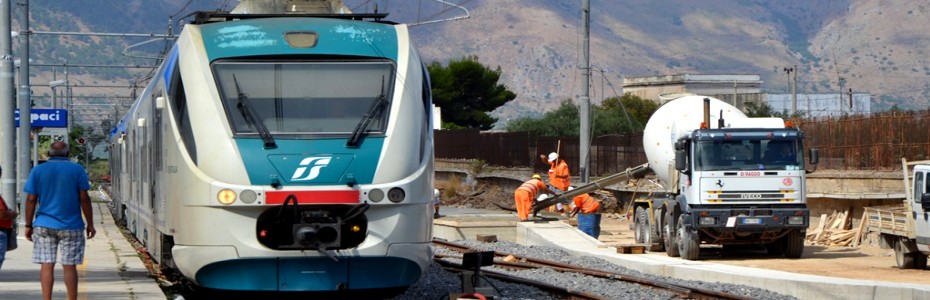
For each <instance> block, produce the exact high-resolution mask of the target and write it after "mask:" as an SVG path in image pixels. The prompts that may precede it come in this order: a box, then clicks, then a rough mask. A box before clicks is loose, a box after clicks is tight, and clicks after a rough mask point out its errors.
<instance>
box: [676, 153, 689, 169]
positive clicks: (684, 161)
mask: <svg viewBox="0 0 930 300" xmlns="http://www.w3.org/2000/svg"><path fill="white" fill-rule="evenodd" d="M685 153H686V152H685V150H675V170H678V171H679V172H686V170H688V156H687V154H685Z"/></svg>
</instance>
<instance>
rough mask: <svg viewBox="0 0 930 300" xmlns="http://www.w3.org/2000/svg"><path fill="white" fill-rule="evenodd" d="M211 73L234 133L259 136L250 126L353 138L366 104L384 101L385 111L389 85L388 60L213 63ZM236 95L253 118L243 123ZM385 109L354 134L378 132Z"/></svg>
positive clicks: (275, 131) (281, 132)
mask: <svg viewBox="0 0 930 300" xmlns="http://www.w3.org/2000/svg"><path fill="white" fill-rule="evenodd" d="M213 71H214V74H215V76H216V82H217V88H218V90H219V91H220V94H221V97H222V99H223V106H224V108H225V110H226V116H227V117H228V118H229V120H230V126H231V127H232V130H233V132H234V133H235V134H236V135H256V136H257V135H259V134H261V131H260V130H259V129H261V128H260V127H261V126H257V124H255V122H261V123H262V125H264V127H265V128H267V131H268V132H269V133H270V134H271V135H273V136H275V137H278V136H279V135H284V136H287V135H295V134H296V135H301V134H311V135H350V134H353V131H355V130H356V127H358V126H359V125H358V124H360V121H361V120H363V118H365V115H366V112H367V110H366V108H367V107H370V106H372V103H375V101H385V100H386V101H387V102H388V103H387V104H386V105H384V106H387V107H390V99H391V97H390V94H391V90H392V89H391V87H392V83H393V82H394V65H393V63H391V62H389V61H304V62H294V61H286V62H285V61H218V62H215V63H214V64H213ZM236 83H238V84H239V88H238V91H237V88H236ZM240 92H241V93H244V95H242V96H244V97H247V99H248V102H249V104H250V106H251V108H252V110H253V111H254V115H255V119H256V120H254V121H251V122H250V121H249V120H246V118H245V117H244V116H243V114H242V113H240V111H239V109H238V108H237V107H238V106H239V103H241V100H240V99H241V98H242V96H240ZM379 99H380V100H379ZM388 111H389V110H384V113H380V114H378V115H376V116H374V117H373V118H372V119H371V120H369V121H368V122H367V123H366V124H365V126H364V127H365V128H360V129H359V130H361V131H363V132H365V133H367V134H378V133H383V132H384V128H385V126H386V122H387V121H386V120H387V119H388V113H387V112H388Z"/></svg>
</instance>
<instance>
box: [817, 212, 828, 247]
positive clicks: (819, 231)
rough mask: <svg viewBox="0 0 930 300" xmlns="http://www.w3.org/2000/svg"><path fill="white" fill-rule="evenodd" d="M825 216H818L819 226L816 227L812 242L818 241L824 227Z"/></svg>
mask: <svg viewBox="0 0 930 300" xmlns="http://www.w3.org/2000/svg"><path fill="white" fill-rule="evenodd" d="M826 222H827V214H820V224H819V225H817V234H816V235H814V240H815V241H816V240H819V239H820V235H821V234H823V230H824V228H823V227H824V226H826Z"/></svg>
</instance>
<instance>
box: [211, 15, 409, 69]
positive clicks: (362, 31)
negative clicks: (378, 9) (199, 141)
mask: <svg viewBox="0 0 930 300" xmlns="http://www.w3.org/2000/svg"><path fill="white" fill-rule="evenodd" d="M201 32H202V34H203V43H204V46H205V47H206V51H207V57H209V59H210V61H214V60H217V59H221V58H229V57H242V56H253V55H289V54H323V55H355V56H366V57H381V58H387V59H391V60H393V61H397V52H398V50H397V31H396V30H395V28H394V26H392V25H388V24H382V23H373V22H363V21H351V20H340V19H323V18H268V19H252V20H238V21H229V22H220V23H211V24H205V25H202V26H201ZM286 32H315V33H317V34H318V35H319V41H318V42H317V45H316V47H313V48H292V47H291V46H290V45H288V44H287V42H286V41H285V40H284V33H286Z"/></svg>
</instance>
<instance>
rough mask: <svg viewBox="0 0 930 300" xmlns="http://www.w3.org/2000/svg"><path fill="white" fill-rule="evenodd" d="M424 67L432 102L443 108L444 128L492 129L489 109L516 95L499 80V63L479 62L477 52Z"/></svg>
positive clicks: (494, 119)
mask: <svg viewBox="0 0 930 300" xmlns="http://www.w3.org/2000/svg"><path fill="white" fill-rule="evenodd" d="M426 68H427V69H428V70H429V74H430V82H431V83H432V93H433V103H435V104H436V106H439V107H440V108H442V121H443V126H442V127H443V128H458V127H464V128H478V129H481V130H487V129H491V128H492V127H494V123H495V122H497V119H496V118H493V117H491V116H490V115H488V112H490V111H493V110H494V109H496V108H498V107H500V106H502V105H504V104H505V103H507V102H510V101H511V100H513V99H515V98H516V97H517V94H515V93H514V92H512V91H510V90H508V89H507V87H506V86H504V85H503V84H499V83H498V80H499V79H500V76H501V68H500V66H498V67H497V69H496V70H492V69H490V68H488V67H486V66H484V65H482V64H481V63H480V62H478V57H477V56H467V57H464V58H462V59H459V60H452V61H450V62H449V65H448V66H443V65H442V64H440V63H438V62H432V63H430V64H429V65H427V66H426Z"/></svg>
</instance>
